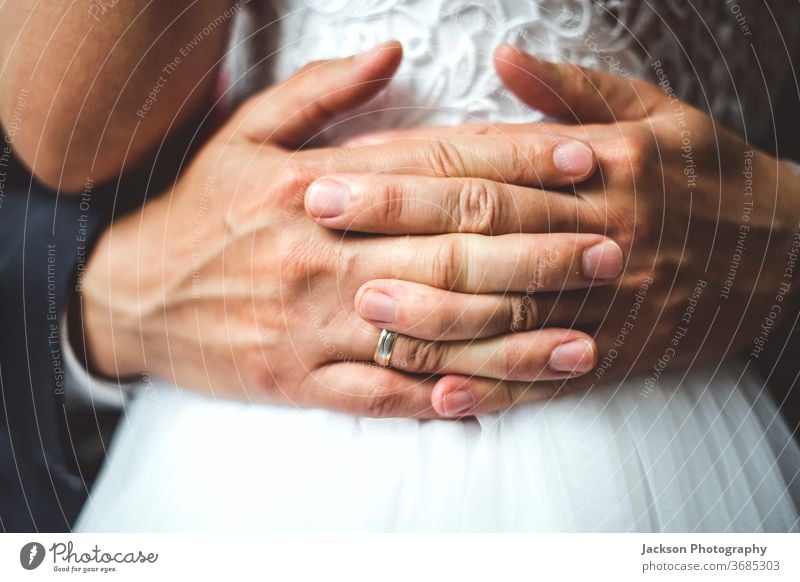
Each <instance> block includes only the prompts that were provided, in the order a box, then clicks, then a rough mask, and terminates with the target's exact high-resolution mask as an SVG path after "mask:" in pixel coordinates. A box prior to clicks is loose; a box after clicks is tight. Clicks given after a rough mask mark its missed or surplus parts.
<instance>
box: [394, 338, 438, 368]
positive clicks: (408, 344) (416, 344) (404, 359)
mask: <svg viewBox="0 0 800 582" xmlns="http://www.w3.org/2000/svg"><path fill="white" fill-rule="evenodd" d="M403 346H404V347H403V348H402V350H401V353H400V357H399V358H398V359H397V360H394V359H393V362H396V365H397V366H399V367H402V368H403V369H405V370H409V371H415V372H428V373H437V372H439V371H440V370H441V369H442V368H443V363H444V348H443V344H442V343H440V342H428V341H421V340H418V339H414V338H404V341H403Z"/></svg>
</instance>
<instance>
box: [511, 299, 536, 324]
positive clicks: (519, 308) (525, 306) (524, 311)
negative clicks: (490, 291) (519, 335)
mask: <svg viewBox="0 0 800 582" xmlns="http://www.w3.org/2000/svg"><path fill="white" fill-rule="evenodd" d="M507 305H508V307H507V309H508V316H507V317H508V319H507V321H509V322H511V323H510V325H509V327H510V330H511V331H512V332H514V331H526V330H530V329H534V328H535V327H536V324H537V322H538V320H539V312H538V306H537V304H536V300H535V299H534V298H533V297H532V296H531V295H530V294H529V293H526V294H524V295H515V296H511V297H508V298H507Z"/></svg>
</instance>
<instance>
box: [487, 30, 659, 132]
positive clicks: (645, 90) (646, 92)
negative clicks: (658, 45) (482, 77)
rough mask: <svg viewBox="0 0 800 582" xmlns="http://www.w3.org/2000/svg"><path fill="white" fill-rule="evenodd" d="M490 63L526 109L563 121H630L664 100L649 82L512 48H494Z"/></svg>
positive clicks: (645, 114) (644, 115)
mask: <svg viewBox="0 0 800 582" xmlns="http://www.w3.org/2000/svg"><path fill="white" fill-rule="evenodd" d="M494 63H495V68H496V69H497V74H498V76H499V77H500V79H501V80H502V81H503V83H504V84H505V85H506V87H508V88H509V89H510V90H511V92H512V93H514V94H515V95H516V96H517V97H519V98H520V99H521V100H522V101H523V102H524V103H525V104H526V105H528V106H530V107H532V108H534V109H538V110H539V111H541V112H543V113H545V114H546V115H550V116H553V117H558V118H561V119H572V120H575V121H578V122H581V123H608V122H612V121H633V120H637V119H642V118H644V117H647V116H648V115H650V114H651V113H652V112H653V110H654V109H655V108H656V106H657V105H659V104H661V103H663V102H664V99H665V96H664V94H663V93H662V92H661V91H660V90H659V89H658V88H657V87H656V86H655V85H651V84H650V83H645V82H643V81H638V80H633V79H627V78H625V77H620V76H617V75H612V74H609V73H603V72H601V71H596V70H594V69H589V68H586V67H581V66H578V65H574V64H571V63H552V62H548V61H543V60H540V59H537V58H535V57H533V56H531V55H529V54H527V53H525V52H523V51H521V50H519V49H517V48H516V47H513V46H510V45H503V46H500V47H498V48H497V49H496V50H495V53H494Z"/></svg>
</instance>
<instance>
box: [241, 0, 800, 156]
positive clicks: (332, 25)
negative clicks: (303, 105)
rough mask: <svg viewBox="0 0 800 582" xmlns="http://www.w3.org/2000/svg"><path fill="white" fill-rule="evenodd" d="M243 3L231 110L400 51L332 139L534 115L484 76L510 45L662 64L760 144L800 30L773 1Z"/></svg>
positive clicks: (635, 66) (639, 71)
mask: <svg viewBox="0 0 800 582" xmlns="http://www.w3.org/2000/svg"><path fill="white" fill-rule="evenodd" d="M244 6H245V8H246V9H245V10H243V11H242V12H240V14H239V17H238V18H237V22H236V27H235V28H236V32H235V34H234V37H233V39H232V50H231V52H230V59H229V63H228V64H229V68H230V69H231V75H230V78H231V79H232V81H233V84H232V94H233V95H234V97H235V99H234V101H236V100H238V99H239V98H241V97H243V96H245V95H247V94H250V93H252V92H253V91H256V90H258V89H260V88H263V87H264V86H265V85H267V84H269V83H270V82H271V81H272V80H281V79H284V78H286V77H288V76H289V75H291V74H292V72H294V71H295V70H296V69H297V68H299V67H300V66H302V65H303V64H305V63H307V62H308V61H311V60H317V59H327V58H333V57H340V56H345V55H348V54H352V53H355V52H359V51H362V50H365V49H367V48H369V47H371V46H373V45H375V44H377V43H379V42H381V41H385V40H389V39H398V40H400V41H401V42H402V43H403V46H404V49H405V57H404V62H403V65H402V66H401V68H400V70H399V72H398V75H397V78H396V79H395V81H393V83H392V84H391V85H390V87H389V88H388V90H386V91H385V92H384V93H383V94H382V95H381V96H380V97H379V98H378V99H377V100H376V101H374V102H373V103H371V104H370V105H369V106H368V107H367V108H364V109H362V110H361V111H359V112H358V113H359V114H363V113H364V112H365V111H369V114H368V115H366V116H364V117H361V118H359V119H358V121H348V122H346V123H344V124H343V125H341V126H340V127H338V128H337V129H336V130H334V133H335V135H334V136H333V137H334V138H335V137H347V136H350V135H352V134H353V133H357V132H360V131H364V130H369V129H385V128H389V127H398V126H412V125H431V124H456V123H463V122H465V121H470V120H472V121H505V122H517V121H535V120H537V119H539V118H540V116H538V115H537V114H536V112H532V111H530V109H528V108H527V107H524V106H522V105H520V104H519V102H518V101H517V100H516V99H515V98H513V97H511V95H510V94H509V93H508V92H507V91H505V90H504V89H503V88H502V86H501V85H500V83H499V80H498V79H497V76H496V75H495V73H494V71H493V68H492V64H491V53H492V50H493V49H494V48H495V47H496V46H498V45H499V44H501V43H511V44H514V45H516V46H519V47H521V48H523V49H525V50H527V51H529V52H531V53H533V54H535V55H538V56H540V57H543V58H546V59H550V60H555V61H570V62H575V63H579V64H582V65H585V66H589V67H593V68H597V69H600V70H606V71H610V72H614V73H617V74H622V75H632V76H636V77H640V78H648V77H649V76H650V75H651V67H650V65H651V64H652V63H653V62H654V61H661V62H662V63H663V65H664V69H665V70H666V71H667V73H668V75H669V77H670V82H671V84H672V85H673V87H674V88H675V90H676V92H677V93H678V94H679V95H680V96H681V97H683V98H684V99H686V100H688V101H689V102H691V103H693V104H695V105H697V106H698V107H701V108H703V109H705V110H706V111H708V112H709V113H711V114H712V115H714V116H715V118H717V119H718V120H719V121H721V122H722V123H723V124H724V125H727V126H729V127H731V128H733V129H736V130H738V131H739V132H740V133H746V134H747V135H748V136H749V137H751V138H754V139H755V141H756V142H758V140H759V139H762V140H763V139H764V137H765V136H766V135H768V134H769V131H770V130H771V123H770V122H769V118H768V116H765V115H764V112H765V111H768V108H769V103H768V101H769V99H770V94H771V95H772V100H774V99H775V96H776V95H778V94H779V91H780V89H781V87H782V86H783V84H784V82H786V81H787V80H788V77H790V70H789V68H788V67H787V66H786V65H785V64H784V63H785V62H786V61H787V59H786V53H787V51H791V50H792V46H791V45H792V44H793V43H794V42H795V38H796V37H797V36H798V35H797V34H796V32H797V29H798V28H800V18H797V16H800V11H799V10H798V7H797V5H796V3H795V4H794V5H793V3H792V2H791V0H777V1H775V2H771V3H770V7H771V8H770V10H765V9H764V5H763V4H762V3H761V2H760V1H759V0H738V2H737V3H736V4H735V5H734V4H732V3H726V2H721V1H719V0H694V1H693V2H685V1H683V0H662V1H659V2H657V3H652V4H651V3H650V2H649V1H644V2H638V1H637V2H633V1H628V0H483V1H476V0H355V1H353V0H304V1H299V0H250V1H249V2H248V3H247V4H245V5H244ZM773 17H774V18H775V19H777V20H778V21H779V22H781V28H782V29H783V33H784V34H783V36H781V35H780V34H778V33H777V29H776V27H775V25H774V22H773ZM256 22H258V23H261V25H260V26H256V25H255V23H256ZM264 23H269V24H266V25H264ZM781 57H783V58H781ZM762 74H763V79H762ZM765 87H768V88H769V89H768V90H767V89H765Z"/></svg>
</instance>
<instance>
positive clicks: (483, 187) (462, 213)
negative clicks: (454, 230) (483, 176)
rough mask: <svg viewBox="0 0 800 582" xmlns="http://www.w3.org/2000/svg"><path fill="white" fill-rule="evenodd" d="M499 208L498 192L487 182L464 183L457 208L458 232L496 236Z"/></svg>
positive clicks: (471, 181)
mask: <svg viewBox="0 0 800 582" xmlns="http://www.w3.org/2000/svg"><path fill="white" fill-rule="evenodd" d="M499 207H500V204H499V200H498V198H497V192H496V191H495V190H494V189H493V188H492V187H491V186H490V185H489V183H488V182H487V181H485V180H466V181H464V183H463V185H462V189H461V193H460V195H459V197H458V204H457V206H456V212H457V215H456V224H457V225H458V231H459V232H474V233H478V234H487V235H489V234H494V231H495V229H496V224H497V220H498V213H499Z"/></svg>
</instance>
